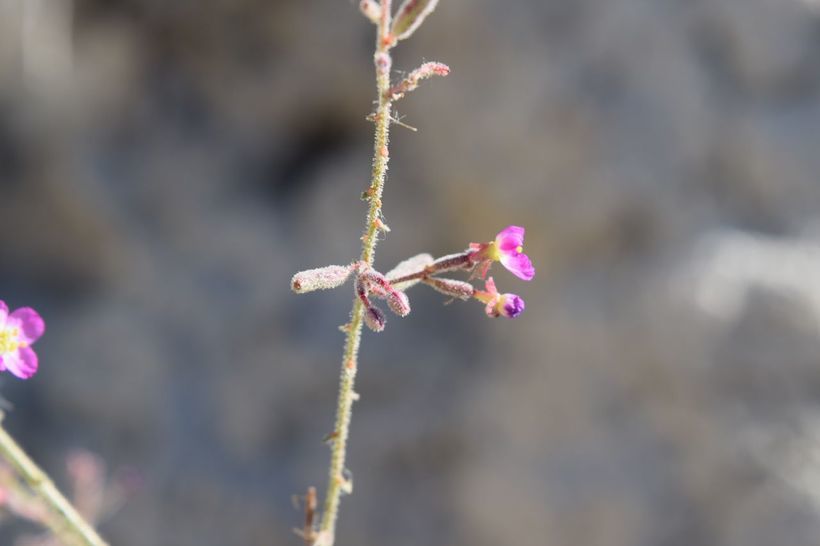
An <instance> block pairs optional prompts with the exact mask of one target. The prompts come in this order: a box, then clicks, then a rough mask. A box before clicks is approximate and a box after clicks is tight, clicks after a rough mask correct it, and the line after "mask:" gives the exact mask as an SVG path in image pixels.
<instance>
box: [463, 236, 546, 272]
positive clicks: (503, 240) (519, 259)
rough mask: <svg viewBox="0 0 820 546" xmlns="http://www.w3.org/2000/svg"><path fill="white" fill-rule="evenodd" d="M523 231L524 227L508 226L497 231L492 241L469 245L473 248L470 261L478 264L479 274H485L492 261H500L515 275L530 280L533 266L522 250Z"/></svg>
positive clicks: (533, 269) (533, 270)
mask: <svg viewBox="0 0 820 546" xmlns="http://www.w3.org/2000/svg"><path fill="white" fill-rule="evenodd" d="M524 231H525V230H524V228H522V227H519V226H508V227H506V228H504V229H502V230H501V231H500V232H498V235H496V236H495V240H494V241H492V242H489V243H482V244H477V243H473V244H471V245H470V248H471V249H473V254H472V255H471V258H470V261H471V262H472V263H474V264H476V265H478V266H479V270H478V271H479V273H480V276H482V277H483V276H484V275H486V274H487V270H488V269H489V268H490V265H491V263H492V262H501V265H503V266H504V267H506V268H507V269H508V270H509V271H510V272H511V273H512V274H513V275H515V276H516V277H519V278H521V279H524V280H525V281H529V280H532V278H533V277H534V276H535V268H534V267H533V266H532V262H531V261H530V258H529V257H528V256H527V255H526V254H524V253H523V252H522V251H523V250H524Z"/></svg>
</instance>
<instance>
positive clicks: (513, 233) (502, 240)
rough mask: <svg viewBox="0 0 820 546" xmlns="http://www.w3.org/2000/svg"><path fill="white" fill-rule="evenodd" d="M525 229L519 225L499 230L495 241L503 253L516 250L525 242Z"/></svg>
mask: <svg viewBox="0 0 820 546" xmlns="http://www.w3.org/2000/svg"><path fill="white" fill-rule="evenodd" d="M524 231H525V230H524V228H522V227H519V226H508V227H506V228H504V229H502V230H501V231H500V232H498V235H496V236H495V243H496V244H497V245H498V249H499V250H500V251H501V253H502V254H504V253H506V252H516V249H517V248H518V247H519V246H522V245H523V244H524Z"/></svg>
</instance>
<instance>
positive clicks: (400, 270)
mask: <svg viewBox="0 0 820 546" xmlns="http://www.w3.org/2000/svg"><path fill="white" fill-rule="evenodd" d="M523 246H524V228H522V227H518V226H509V227H507V228H505V229H503V230H501V231H500V232H499V233H498V235H496V237H495V239H494V240H493V241H490V242H487V243H472V244H470V246H469V247H468V248H467V250H465V251H464V252H460V253H457V254H450V255H447V256H443V257H441V258H438V259H434V258H433V257H432V256H431V255H430V254H418V255H416V256H413V257H412V258H410V259H408V260H405V261H403V262H401V263H400V264H399V265H397V266H396V267H395V268H393V269H392V270H391V271H389V272H387V273H386V274H382V273H379V272H378V271H376V270H375V269H373V268H372V267H371V266H369V265H368V264H367V263H365V262H362V261H359V262H354V263H352V264H350V265H347V266H341V265H330V266H327V267H320V268H318V269H309V270H307V271H301V272H299V273H297V274H296V275H294V276H293V278H292V279H291V289H292V290H293V291H294V292H296V293H298V294H303V293H305V292H312V291H314V290H326V289H329V288H336V287H338V286H341V285H343V284H345V283H346V282H347V281H348V279H350V278H351V277H353V278H354V281H353V284H354V291H355V295H356V298H358V299H359V301H361V303H362V306H363V307H364V310H365V311H364V321H365V324H367V326H368V327H369V328H370V329H371V330H373V331H375V332H381V331H382V330H384V326H385V323H386V318H385V314H384V312H383V311H382V310H381V309H380V308H379V307H378V306H376V305H375V304H374V303H373V298H378V299H382V300H384V301H385V302H386V303H387V306H388V308H389V309H390V310H391V311H392V312H393V313H395V314H396V315H398V316H400V317H404V316H407V315H408V314H409V313H410V300H409V299H408V297H407V293H406V291H407V289H408V288H410V287H412V286H414V285H415V284H418V283H422V284H425V285H427V286H429V287H431V288H432V289H434V290H435V291H437V292H439V293H441V294H444V295H445V296H448V297H449V298H450V299H451V301H452V300H454V299H459V300H470V299H476V300H478V301H479V302H481V303H483V304H484V310H485V313H486V314H487V316H489V317H494V318H495V317H505V318H515V317H517V316H519V315H520V314H521V313H522V312H523V311H524V300H523V299H522V298H521V297H519V296H517V295H515V294H509V293H500V292H498V290H497V288H496V286H495V281H494V280H493V278H492V277H489V278H487V279H486V281H485V284H484V290H479V289H476V288H475V287H474V286H473V285H472V284H471V283H470V282H467V281H461V280H457V279H450V278H446V277H440V276H439V275H441V274H442V273H448V272H455V271H464V272H467V273H468V274H469V279H470V280H472V279H476V278H481V279H484V278H485V277H486V276H487V273H488V272H489V269H490V267H491V266H492V264H493V263H494V262H500V263H501V265H503V266H504V267H505V268H507V269H508V270H509V271H511V272H512V273H513V274H514V275H516V276H517V277H519V278H521V279H524V280H527V281H529V280H532V278H533V277H534V276H535V268H534V267H533V266H532V262H530V259H529V257H528V256H527V255H526V254H524V253H523Z"/></svg>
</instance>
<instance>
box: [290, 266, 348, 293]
mask: <svg viewBox="0 0 820 546" xmlns="http://www.w3.org/2000/svg"><path fill="white" fill-rule="evenodd" d="M352 270H353V268H352V267H351V266H349V265H348V266H341V265H329V266H327V267H319V268H317V269H308V270H306V271H300V272H299V273H297V274H296V275H294V276H293V278H292V279H291V280H290V288H291V290H293V291H294V292H296V293H297V294H304V293H305V292H312V291H314V290H327V289H329V288H336V287H338V286H341V285H343V284H344V283H345V282H346V281H347V279H348V277H350V273H351V271H352Z"/></svg>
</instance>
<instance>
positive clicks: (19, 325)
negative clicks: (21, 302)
mask: <svg viewBox="0 0 820 546" xmlns="http://www.w3.org/2000/svg"><path fill="white" fill-rule="evenodd" d="M45 329H46V324H45V322H44V321H43V319H42V318H41V317H40V315H39V314H38V313H37V311H35V310H34V309H32V308H31V307H21V308H20V309H17V310H15V311H14V312H13V313H9V308H8V306H7V305H6V303H5V302H3V301H2V300H0V371H5V370H8V371H10V372H11V373H12V374H14V375H15V376H17V377H19V378H20V379H28V378H29V377H31V376H33V375H34V374H35V372H37V366H38V362H37V354H36V353H35V352H34V350H32V348H31V344H32V343H34V342H35V341H37V340H38V339H40V336H42V335H43V332H44V331H45Z"/></svg>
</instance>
